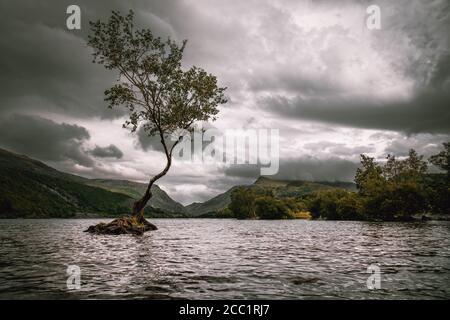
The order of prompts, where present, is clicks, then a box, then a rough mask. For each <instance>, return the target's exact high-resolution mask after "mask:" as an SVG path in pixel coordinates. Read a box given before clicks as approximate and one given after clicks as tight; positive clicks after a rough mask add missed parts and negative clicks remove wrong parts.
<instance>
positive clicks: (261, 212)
mask: <svg viewBox="0 0 450 320" xmlns="http://www.w3.org/2000/svg"><path fill="white" fill-rule="evenodd" d="M255 208H256V210H255V211H256V215H257V216H258V217H259V218H261V219H289V218H292V216H291V213H290V210H289V207H288V205H287V204H286V203H285V202H284V201H282V200H281V199H276V198H274V197H272V196H262V197H259V198H257V199H256V201H255Z"/></svg>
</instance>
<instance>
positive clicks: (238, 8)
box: [0, 0, 450, 204]
mask: <svg viewBox="0 0 450 320" xmlns="http://www.w3.org/2000/svg"><path fill="white" fill-rule="evenodd" d="M70 4H77V5H79V6H80V8H81V30H68V29H67V27H66V18H67V16H68V15H67V14H66V8H67V6H69V5H70ZM370 4H375V5H378V6H379V7H380V9H381V29H380V30H369V29H368V28H367V26H366V19H367V17H368V15H367V13H366V8H367V7H368V6H369V5H370ZM129 9H133V10H134V11H135V18H136V20H137V25H138V26H140V27H148V28H151V30H152V31H153V32H154V33H155V34H157V35H160V36H162V37H167V36H170V37H171V38H172V39H175V40H178V41H182V40H183V39H188V40H189V41H188V46H187V49H186V52H185V59H184V63H185V66H186V67H189V66H191V65H196V66H199V67H202V68H204V69H206V70H207V71H208V72H211V73H213V74H215V75H216V76H217V77H218V79H219V82H220V84H221V85H223V86H226V87H228V90H227V97H228V99H229V102H228V103H227V104H226V105H224V106H222V107H221V108H220V114H219V118H218V120H217V121H216V122H214V123H213V125H214V127H216V128H217V129H219V130H226V129H242V128H243V129H259V128H276V129H279V130H280V171H279V173H278V175H277V177H279V178H289V179H308V180H346V181H351V180H352V178H353V175H354V170H355V168H356V166H357V163H358V157H359V154H360V153H366V154H370V155H374V156H377V157H383V156H384V155H386V154H387V153H394V154H398V155H404V154H405V153H406V152H407V151H408V149H409V148H416V149H417V150H418V151H419V152H420V153H422V154H425V155H426V156H429V155H430V154H433V153H435V152H436V151H437V150H438V149H439V145H440V144H441V143H442V142H444V141H448V140H449V137H450V112H449V106H450V51H449V50H450V46H449V44H450V33H449V32H448V30H450V3H449V2H448V1H446V0H442V1H438V0H436V1H411V0H404V1H399V0H396V1H378V0H375V1H370V2H367V1H344V0H341V1H320V0H317V1H301V0H278V1H269V0H245V1H242V0H226V1H225V0H135V1H119V0H115V1H111V0H108V1H92V0H90V1H87V0H86V1H81V0H70V1H61V0H51V1H50V0H40V1H33V0H21V1H8V0H1V1H0V12H2V13H3V14H2V19H1V20H0V52H1V53H0V54H1V59H0V70H1V72H0V147H2V148H6V149H8V150H11V151H14V152H18V153H22V154H26V155H28V156H31V157H34V158H37V159H39V160H42V161H44V162H45V163H47V164H49V165H51V166H53V167H56V168H57V169H60V170H64V171H67V172H71V173H75V174H79V175H83V176H86V177H94V178H117V179H129V180H136V181H142V182H145V181H146V180H147V179H148V177H149V176H150V175H152V174H155V173H157V172H158V171H159V170H160V169H161V168H162V167H163V166H164V158H163V155H162V154H161V153H160V151H159V150H158V148H155V146H154V145H155V144H154V143H153V141H152V140H151V139H150V140H149V139H148V138H146V137H145V135H144V134H143V132H138V133H137V134H131V133H130V132H128V131H126V130H124V129H122V123H123V121H124V114H123V113H122V112H121V110H109V109H107V108H106V106H105V103H104V101H103V92H104V90H105V89H107V88H108V87H109V86H110V85H111V84H112V83H113V82H114V81H115V80H116V78H117V75H116V74H115V73H114V72H111V71H106V70H104V69H103V67H102V66H99V65H94V64H93V63H92V62H91V60H92V58H91V50H90V49H89V48H88V47H87V46H86V39H87V35H88V33H89V25H88V22H89V21H90V20H97V19H105V18H107V17H108V16H109V14H110V11H111V10H120V11H122V12H123V13H126V12H127V11H128V10H129ZM258 174H259V171H258V170H257V168H255V167H253V166H250V165H247V166H246V165H240V166H237V165H223V164H217V165H203V164H192V163H185V162H180V161H175V163H174V165H173V167H172V169H171V171H170V172H169V174H168V175H167V176H166V177H164V178H163V179H161V180H160V181H159V182H158V184H159V185H160V186H161V187H162V188H163V189H164V190H166V191H167V192H168V193H169V195H170V196H172V197H173V198H174V199H176V200H178V201H180V202H182V203H183V204H188V203H190V202H193V201H203V200H206V199H208V198H210V197H211V196H214V195H216V194H218V193H220V192H223V191H225V190H226V189H228V188H229V187H230V186H233V185H236V184H245V183H251V182H252V181H254V179H255V178H256V177H257V176H258Z"/></svg>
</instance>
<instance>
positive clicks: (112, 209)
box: [0, 149, 356, 218]
mask: <svg viewBox="0 0 450 320" xmlns="http://www.w3.org/2000/svg"><path fill="white" fill-rule="evenodd" d="M238 187H240V186H234V187H232V188H230V189H228V190H227V191H225V192H224V193H221V194H219V195H217V196H215V197H213V198H211V199H209V200H207V201H205V202H202V203H198V202H195V203H192V204H190V205H187V206H183V205H182V204H180V203H178V202H177V201H175V200H173V199H172V198H171V197H170V196H169V195H168V194H167V193H166V192H164V191H163V190H162V189H161V188H160V187H158V186H157V185H154V186H153V187H152V193H153V197H152V199H151V200H150V201H149V205H148V206H147V208H146V215H149V216H153V217H189V216H191V217H199V216H202V215H205V214H208V213H211V212H217V211H219V210H222V209H224V208H226V207H227V206H228V205H229V204H230V202H231V193H232V192H233V190H235V189H236V188H238ZM242 187H247V188H255V189H258V188H263V189H270V190H271V191H272V192H273V193H274V194H275V195H276V196H278V197H296V196H301V195H304V194H307V193H311V192H314V191H319V190H327V189H333V188H342V189H346V190H350V191H354V190H356V187H355V184H354V183H351V182H339V181H337V182H327V181H324V182H310V181H301V180H296V181H293V180H292V181H291V180H277V179H272V178H267V177H259V178H258V179H257V180H256V181H255V182H254V183H253V184H251V185H247V186H242ZM145 188H146V184H144V183H138V182H133V181H128V180H112V179H87V178H84V177H80V176H77V175H74V174H69V173H65V172H61V171H58V170H56V169H54V168H52V167H50V166H47V165H46V164H44V163H42V162H40V161H37V160H34V159H32V158H29V157H27V156H25V155H19V154H15V153H13V152H9V151H7V150H3V149H0V218H2V217H3V218H7V217H11V218H17V217H30V218H48V217H78V216H81V217H83V216H118V215H123V214H128V213H129V212H130V208H131V206H132V203H133V202H134V200H135V199H137V198H138V197H140V196H141V195H142V194H143V193H144V191H145Z"/></svg>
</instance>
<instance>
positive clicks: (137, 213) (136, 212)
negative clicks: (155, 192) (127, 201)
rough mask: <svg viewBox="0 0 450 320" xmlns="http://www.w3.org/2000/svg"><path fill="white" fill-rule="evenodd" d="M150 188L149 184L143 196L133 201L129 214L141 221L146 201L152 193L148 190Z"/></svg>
mask: <svg viewBox="0 0 450 320" xmlns="http://www.w3.org/2000/svg"><path fill="white" fill-rule="evenodd" d="M150 188H151V186H150V187H149V188H148V189H147V192H145V194H144V196H143V197H142V198H141V199H139V200H137V201H135V202H134V204H133V210H132V213H131V215H132V216H133V217H135V218H137V220H138V221H143V220H144V209H145V206H146V205H147V203H148V201H149V200H150V199H151V197H152V193H151V192H150V191H149V190H150Z"/></svg>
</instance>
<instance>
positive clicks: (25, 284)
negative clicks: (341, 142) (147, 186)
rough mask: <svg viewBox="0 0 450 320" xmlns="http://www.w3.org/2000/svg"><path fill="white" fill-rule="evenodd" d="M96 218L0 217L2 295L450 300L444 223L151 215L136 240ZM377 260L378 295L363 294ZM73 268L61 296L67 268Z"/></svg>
mask: <svg viewBox="0 0 450 320" xmlns="http://www.w3.org/2000/svg"><path fill="white" fill-rule="evenodd" d="M97 222H99V220H88V219H86V220H68V219H64V220H63V219H60V220H59V219H56V220H0V243H1V247H0V298H2V299H6V298H20V299H30V298H33V299H36V298H37V299H47V298H52V299H53V298H55V299H78V298H135V299H177V298H188V299H317V298H320V299H355V298H357V299H387V298H395V299H419V298H425V299H449V298H450V223H449V222H423V223H422V222H421V223H369V222H332V221H302V220H294V221H238V220H219V219H154V220H152V222H154V223H155V224H156V225H157V226H158V227H159V230H158V231H154V232H149V233H147V234H145V235H144V236H141V237H139V236H131V235H121V236H98V235H91V234H87V233H84V232H82V231H83V230H85V229H86V228H87V227H88V226H89V225H91V224H94V223H97ZM370 264H378V265H379V266H380V269H381V272H382V274H381V289H379V290H369V289H367V285H366V280H367V278H368V276H369V275H370V274H368V273H367V267H368V266H369V265H370ZM69 265H77V266H79V267H80V270H81V289H80V290H68V289H67V285H66V281H67V277H68V276H67V274H66V270H67V267H68V266H69Z"/></svg>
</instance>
